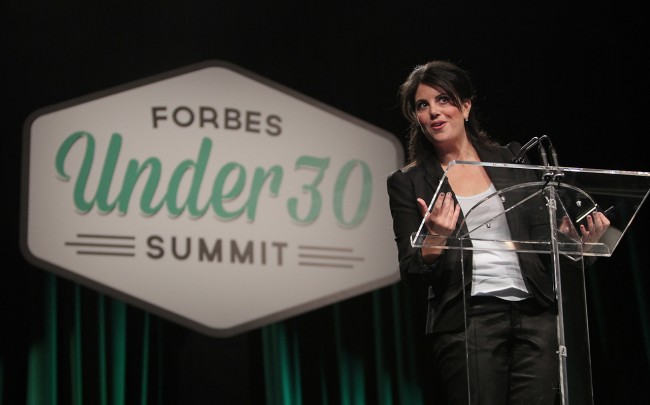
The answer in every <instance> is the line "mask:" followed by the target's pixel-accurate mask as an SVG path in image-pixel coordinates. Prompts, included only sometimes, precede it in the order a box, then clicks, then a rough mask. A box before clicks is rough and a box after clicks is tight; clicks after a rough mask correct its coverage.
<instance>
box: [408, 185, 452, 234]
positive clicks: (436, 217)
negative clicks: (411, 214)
mask: <svg viewBox="0 0 650 405" xmlns="http://www.w3.org/2000/svg"><path fill="white" fill-rule="evenodd" d="M418 206H419V207H420V213H421V214H422V216H423V217H425V221H424V225H425V226H426V227H427V230H428V231H429V235H432V236H434V235H440V236H445V237H447V236H449V235H451V233H452V232H453V231H454V229H456V223H457V222H458V216H459V215H460V205H456V204H454V198H453V197H452V195H451V193H446V194H445V193H440V194H439V195H438V197H437V198H436V201H435V202H434V203H433V207H431V212H428V211H429V207H428V206H427V203H426V202H425V201H424V200H423V199H421V198H418Z"/></svg>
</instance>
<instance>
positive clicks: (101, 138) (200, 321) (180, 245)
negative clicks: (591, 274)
mask: <svg viewBox="0 0 650 405" xmlns="http://www.w3.org/2000/svg"><path fill="white" fill-rule="evenodd" d="M402 156H403V150H402V147H401V145H400V144H399V142H398V141H397V140H396V139H395V137H393V136H392V135H391V134H388V133H386V132H384V131H382V130H380V129H378V128H375V127H373V126H372V125H369V124H367V123H364V122H362V121H360V120H358V119H355V118H353V117H351V116H349V115H346V114H344V113H342V112H340V111H337V110H335V109H333V108H331V107H328V106H326V105H324V104H322V103H320V102H317V101H315V100H312V99H310V98H308V97H306V96H304V95H301V94H298V93H296V92H295V91H292V90H290V89H287V88H285V87H283V86H281V85H278V84H276V83H272V82H270V81H269V80H266V79H264V78H261V77H259V76H257V75H255V74H253V73H251V72H247V71H245V70H243V69H241V68H239V67H237V66H233V65H231V64H229V63H225V62H220V61H209V62H206V63H201V64H198V65H193V66H189V67H186V68H184V69H179V70H176V71H172V72H168V73H166V74H162V75H159V76H155V77H152V78H148V79H145V80H142V81H139V82H136V83H131V84H128V85H125V86H120V87H118V88H115V89H111V90H108V91H105V92H101V93H98V94H93V95H90V96H87V97H84V98H81V99H77V100H72V101H69V102H66V103H63V104H61V105H56V106H52V107H49V108H46V109H43V110H39V111H36V112H35V113H34V114H32V115H31V116H30V117H29V118H28V120H27V122H26V124H25V131H24V158H23V196H22V197H23V201H22V208H23V212H22V214H23V215H22V225H21V247H22V250H23V254H24V255H25V257H27V259H28V260H30V262H32V263H33V264H35V265H37V266H39V267H42V268H45V269H47V270H50V271H52V272H54V273H56V274H58V275H61V276H64V277H66V278H69V279H72V280H73V281H75V282H79V283H81V284H83V285H86V286H90V287H92V288H95V289H97V290H100V291H101V292H103V293H107V294H109V295H111V296H113V297H116V298H119V299H122V300H124V301H126V302H128V303H130V304H133V305H136V306H139V307H142V308H144V309H146V310H148V311H151V312H153V313H156V314H158V315H160V316H164V317H166V318H169V319H171V320H174V321H176V322H179V323H181V324H184V325H186V326H188V327H191V328H193V329H195V330H198V331H200V332H203V333H206V334H208V335H212V336H229V335H233V334H236V333H240V332H243V331H247V330H250V329H252V328H256V327H260V326H263V325H265V324H268V323H270V322H275V321H278V320H282V319H284V318H287V317H289V316H293V315H296V314H299V313H303V312H305V311H308V310H311V309H314V308H317V307H321V306H324V305H327V304H330V303H333V302H336V301H339V300H342V299H345V298H348V297H351V296H354V295H358V294H361V293H364V292H368V291H370V290H372V289H376V288H379V287H382V286H386V285H388V284H391V283H393V282H395V281H396V280H397V279H398V272H397V261H396V249H395V247H394V242H393V238H392V230H391V220H390V212H389V209H388V199H387V195H386V188H385V180H386V177H387V175H388V174H389V173H390V172H391V171H393V170H395V169H396V168H398V167H399V166H400V165H401V164H402Z"/></svg>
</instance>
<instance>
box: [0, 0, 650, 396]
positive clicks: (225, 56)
mask: <svg viewBox="0 0 650 405" xmlns="http://www.w3.org/2000/svg"><path fill="white" fill-rule="evenodd" d="M294 3H297V2H289V1H287V2H284V1H260V2H255V1H204V2H196V1H194V2H192V1H183V2H166V1H161V2H123V3H122V2H104V3H102V4H93V3H92V2H82V1H61V2H45V1H42V2H32V1H22V2H3V4H2V6H0V7H1V10H2V13H1V15H0V18H1V21H2V23H1V24H0V30H1V31H0V32H1V36H0V38H1V39H0V41H1V42H0V43H1V45H2V48H1V49H2V90H3V97H2V99H3V101H4V102H3V107H2V115H1V116H2V123H3V131H2V137H3V146H4V147H3V154H4V156H5V158H3V159H2V161H3V184H4V190H3V191H4V192H3V196H2V199H3V204H2V206H3V216H2V218H3V222H2V224H3V229H4V232H5V236H4V243H3V245H2V259H3V265H2V271H1V274H0V280H1V282H0V302H1V304H2V307H1V308H0V311H1V312H0V316H1V317H2V318H0V321H1V322H2V325H0V329H2V330H3V332H2V333H3V337H2V341H1V342H0V343H1V344H2V345H3V350H2V353H9V352H15V351H16V350H17V351H20V350H21V348H22V349H24V345H23V344H22V343H21V342H24V341H25V340H27V338H28V334H29V332H28V331H29V325H30V322H33V320H29V319H25V313H27V312H26V311H25V307H29V306H31V305H33V297H34V295H35V294H37V293H35V291H38V288H40V287H39V286H40V285H41V283H42V280H41V279H42V277H43V274H42V273H43V272H42V271H41V270H39V269H35V268H33V267H31V266H30V265H28V264H27V263H26V262H25V261H24V260H23V259H22V257H21V255H20V253H19V250H18V225H19V224H18V212H19V204H20V202H19V190H20V175H19V172H20V153H21V138H22V125H23V123H24V121H25V119H26V118H27V116H28V115H29V114H30V113H31V112H33V111H34V110H36V109H38V108H41V107H45V106H48V105H51V104H54V103H58V102H62V101H65V100H68V99H70V98H74V97H78V96H82V95H85V94H87V93H91V92H95V91H98V90H103V89H106V88H109V87H112V86H116V85H119V84H122V83H126V82H129V81H132V80H136V79H140V78H143V77H147V76H150V75H153V74H157V73H161V72H165V71H167V70H171V69H174V68H178V67H182V66H185V65H188V64H192V63H195V62H200V61H204V60H207V59H220V60H225V61H230V62H232V63H235V64H237V65H240V66H242V67H244V68H246V69H248V70H251V71H254V72H256V73H258V74H260V75H262V76H265V77H267V78H269V79H271V80H274V81H276V82H279V83H281V84H283V85H286V86H288V87H290V88H293V89H295V90H297V91H299V92H301V93H304V94H306V95H308V96H310V97H313V98H315V99H318V100H320V101H323V102H325V103H327V104H329V105H332V106H334V107H336V108H338V109H340V110H342V111H345V112H347V113H349V114H352V115H354V116H357V117H359V118H361V119H363V120H365V121H368V122H370V123H372V124H374V125H376V126H379V127H381V128H383V129H385V130H387V131H389V132H391V133H393V134H395V136H398V137H400V139H402V136H403V134H404V132H405V127H406V125H405V122H404V121H403V119H402V118H401V117H400V115H399V112H398V110H397V109H396V89H397V86H398V85H399V84H400V82H401V80H402V79H403V78H404V77H405V76H406V74H407V73H408V72H409V71H410V69H412V67H413V66H414V65H416V64H418V63H422V62H425V61H427V60H430V59H447V60H451V61H453V62H457V63H459V64H460V65H461V66H463V67H464V68H466V69H467V70H469V71H470V72H472V76H473V79H474V82H475V85H476V87H477V91H478V93H479V98H478V100H477V102H476V103H475V108H477V109H478V111H479V113H480V114H481V117H482V123H483V126H484V127H485V128H486V129H487V130H488V132H489V133H490V134H491V135H492V136H493V137H494V138H496V139H497V140H500V141H502V142H507V141H510V140H518V141H520V142H525V141H527V140H528V139H530V138H531V137H533V136H540V135H542V134H547V135H548V136H550V137H551V139H552V140H553V143H554V145H555V146H556V149H557V150H558V153H559V157H560V162H561V163H562V164H564V165H567V166H576V167H593V168H600V169H621V170H641V171H648V170H649V169H650V164H648V160H647V159H648V156H647V146H646V145H645V138H646V137H647V136H648V135H647V131H646V110H647V108H648V105H649V103H648V100H647V94H648V78H647V70H648V68H649V67H650V62H648V60H647V59H648V58H647V56H648V50H647V41H646V40H645V39H644V38H645V37H646V36H647V34H648V24H647V21H646V20H645V19H644V17H643V15H644V13H642V12H641V7H640V6H639V5H636V4H625V3H623V2H617V3H615V4H614V3H611V2H608V3H605V4H597V3H584V4H573V5H572V4H569V2H561V1H532V2H525V1H518V2H500V4H498V5H495V4H491V3H493V2H470V1H455V2H453V1H445V2H439V1H435V0H427V1H412V0H410V1H399V2H398V1H382V0H376V1H374V2H362V1H357V2H354V1H343V0H330V1H323V2H317V3H313V4H310V5H305V4H294ZM639 3H640V2H639ZM649 212H650V206H647V204H646V206H645V207H644V209H643V210H642V212H641V214H640V216H639V217H638V218H637V219H636V222H635V225H634V230H633V231H634V232H631V233H630V234H628V235H626V239H628V240H626V244H625V245H624V246H622V247H620V248H619V250H618V251H617V257H615V258H612V259H607V260H601V261H600V262H599V263H598V264H597V266H596V268H595V269H594V270H593V272H592V273H591V274H590V275H588V278H589V280H588V287H589V300H590V308H591V311H592V313H591V318H590V322H591V325H590V327H591V330H592V352H593V353H592V357H593V363H594V364H593V370H594V383H595V388H594V389H595V392H596V402H597V403H599V404H607V403H619V402H618V400H617V398H634V397H639V398H644V399H647V398H648V393H647V391H648V390H647V387H646V386H644V385H647V383H648V382H649V381H650V371H649V363H650V321H649V319H650V316H649V315H648V313H649V312H648V308H649V302H650V296H649V295H648V291H650V290H649V287H650V282H649V279H650V276H649V275H647V273H645V270H647V269H648V268H649V267H650V266H649V265H648V262H649V261H648V257H647V256H646V255H641V254H637V253H636V252H639V253H640V252H641V251H643V248H644V247H645V244H646V243H647V242H648V237H647V236H646V233H645V232H646V230H647V226H648V224H650V222H649V221H648V217H649V214H648V213H649ZM630 238H634V245H633V246H629V245H630V243H629V239H630ZM635 249H638V250H635ZM630 254H633V257H628V256H629V255H630ZM8 331H11V333H9V332H8ZM194 340H195V341H196V342H197V343H196V345H195V346H191V348H190V349H188V350H189V351H190V352H193V353H195V354H194V356H195V358H201V354H200V351H201V347H203V345H202V344H201V343H199V342H200V341H201V340H202V338H200V337H195V339H194ZM14 349H15V350H14ZM197 353H198V354H197ZM211 355H215V356H216V355H218V353H217V354H215V353H214V352H213V353H212V354H211ZM203 357H204V358H205V356H203ZM25 367H26V366H25ZM3 373H4V379H5V382H4V387H5V388H4V390H5V392H10V390H11V389H10V388H9V387H11V386H15V385H20V384H24V381H25V379H24V376H25V373H26V368H25V369H20V368H18V369H11V370H9V369H7V368H5V370H4V372H3ZM0 400H1V398H0ZM621 403H622V402H621Z"/></svg>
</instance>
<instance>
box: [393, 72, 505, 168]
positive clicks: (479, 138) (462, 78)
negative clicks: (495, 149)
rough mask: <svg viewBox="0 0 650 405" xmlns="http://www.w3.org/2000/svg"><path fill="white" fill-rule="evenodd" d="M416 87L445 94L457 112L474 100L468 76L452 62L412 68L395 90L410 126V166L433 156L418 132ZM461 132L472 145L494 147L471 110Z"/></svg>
mask: <svg viewBox="0 0 650 405" xmlns="http://www.w3.org/2000/svg"><path fill="white" fill-rule="evenodd" d="M420 84H426V85H427V86H431V87H434V88H435V89H437V90H438V91H440V92H443V93H446V94H447V95H448V96H449V97H450V98H451V103H452V104H453V105H455V106H456V107H458V108H459V109H460V108H461V105H462V103H463V102H464V101H468V100H469V101H472V102H473V101H474V97H475V94H474V87H473V86H472V83H471V81H470V79H469V74H468V73H467V72H466V71H465V70H463V69H461V68H459V67H458V66H456V65H455V64H453V63H450V62H446V61H437V60H435V61H431V62H429V63H427V64H425V65H419V66H416V67H415V69H413V71H412V72H411V74H409V76H408V77H407V78H406V81H404V83H402V85H401V86H400V88H399V98H400V105H401V109H402V114H403V115H404V117H405V118H406V119H407V120H408V121H409V123H410V126H409V132H408V159H409V162H410V163H413V164H419V163H422V162H424V161H425V160H426V159H428V158H430V157H431V156H435V153H434V148H433V145H432V144H431V142H430V141H429V140H428V139H427V137H426V135H425V134H424V132H423V131H422V127H421V126H420V124H419V122H418V119H417V116H416V111H415V93H416V92H417V88H418V86H419V85H420ZM465 130H466V131H467V135H468V136H469V139H470V142H472V143H473V144H488V145H495V144H496V143H495V142H494V141H492V140H491V139H490V138H489V137H488V135H487V133H486V132H485V131H483V130H482V129H481V127H480V125H479V122H478V118H477V116H476V113H475V108H472V109H471V110H470V113H469V117H468V120H467V121H466V122H465Z"/></svg>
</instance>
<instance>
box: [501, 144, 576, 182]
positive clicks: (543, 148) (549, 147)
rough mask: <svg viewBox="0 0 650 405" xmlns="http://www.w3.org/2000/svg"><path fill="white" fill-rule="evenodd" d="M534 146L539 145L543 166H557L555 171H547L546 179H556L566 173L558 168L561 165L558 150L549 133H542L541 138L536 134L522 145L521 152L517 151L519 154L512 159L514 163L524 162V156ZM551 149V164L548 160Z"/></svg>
mask: <svg viewBox="0 0 650 405" xmlns="http://www.w3.org/2000/svg"><path fill="white" fill-rule="evenodd" d="M534 146H537V147H538V150H539V159H540V161H541V164H542V166H546V167H550V166H551V165H552V166H553V167H555V168H556V170H555V173H551V172H547V173H545V174H544V178H546V179H550V178H553V179H555V180H558V179H559V178H561V177H562V176H563V175H564V173H562V170H560V169H558V167H559V166H560V165H559V163H558V158H557V151H556V150H555V147H554V146H553V142H551V138H549V137H548V135H542V136H540V137H539V138H538V137H536V136H535V137H533V138H532V139H531V140H530V141H528V142H526V144H525V145H524V146H522V147H521V149H520V150H519V153H517V156H515V157H514V158H513V159H512V163H523V162H524V156H525V155H526V153H527V152H528V151H529V150H531V149H532V148H533V147H534ZM549 151H550V154H551V164H550V165H549V161H548V152H549Z"/></svg>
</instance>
